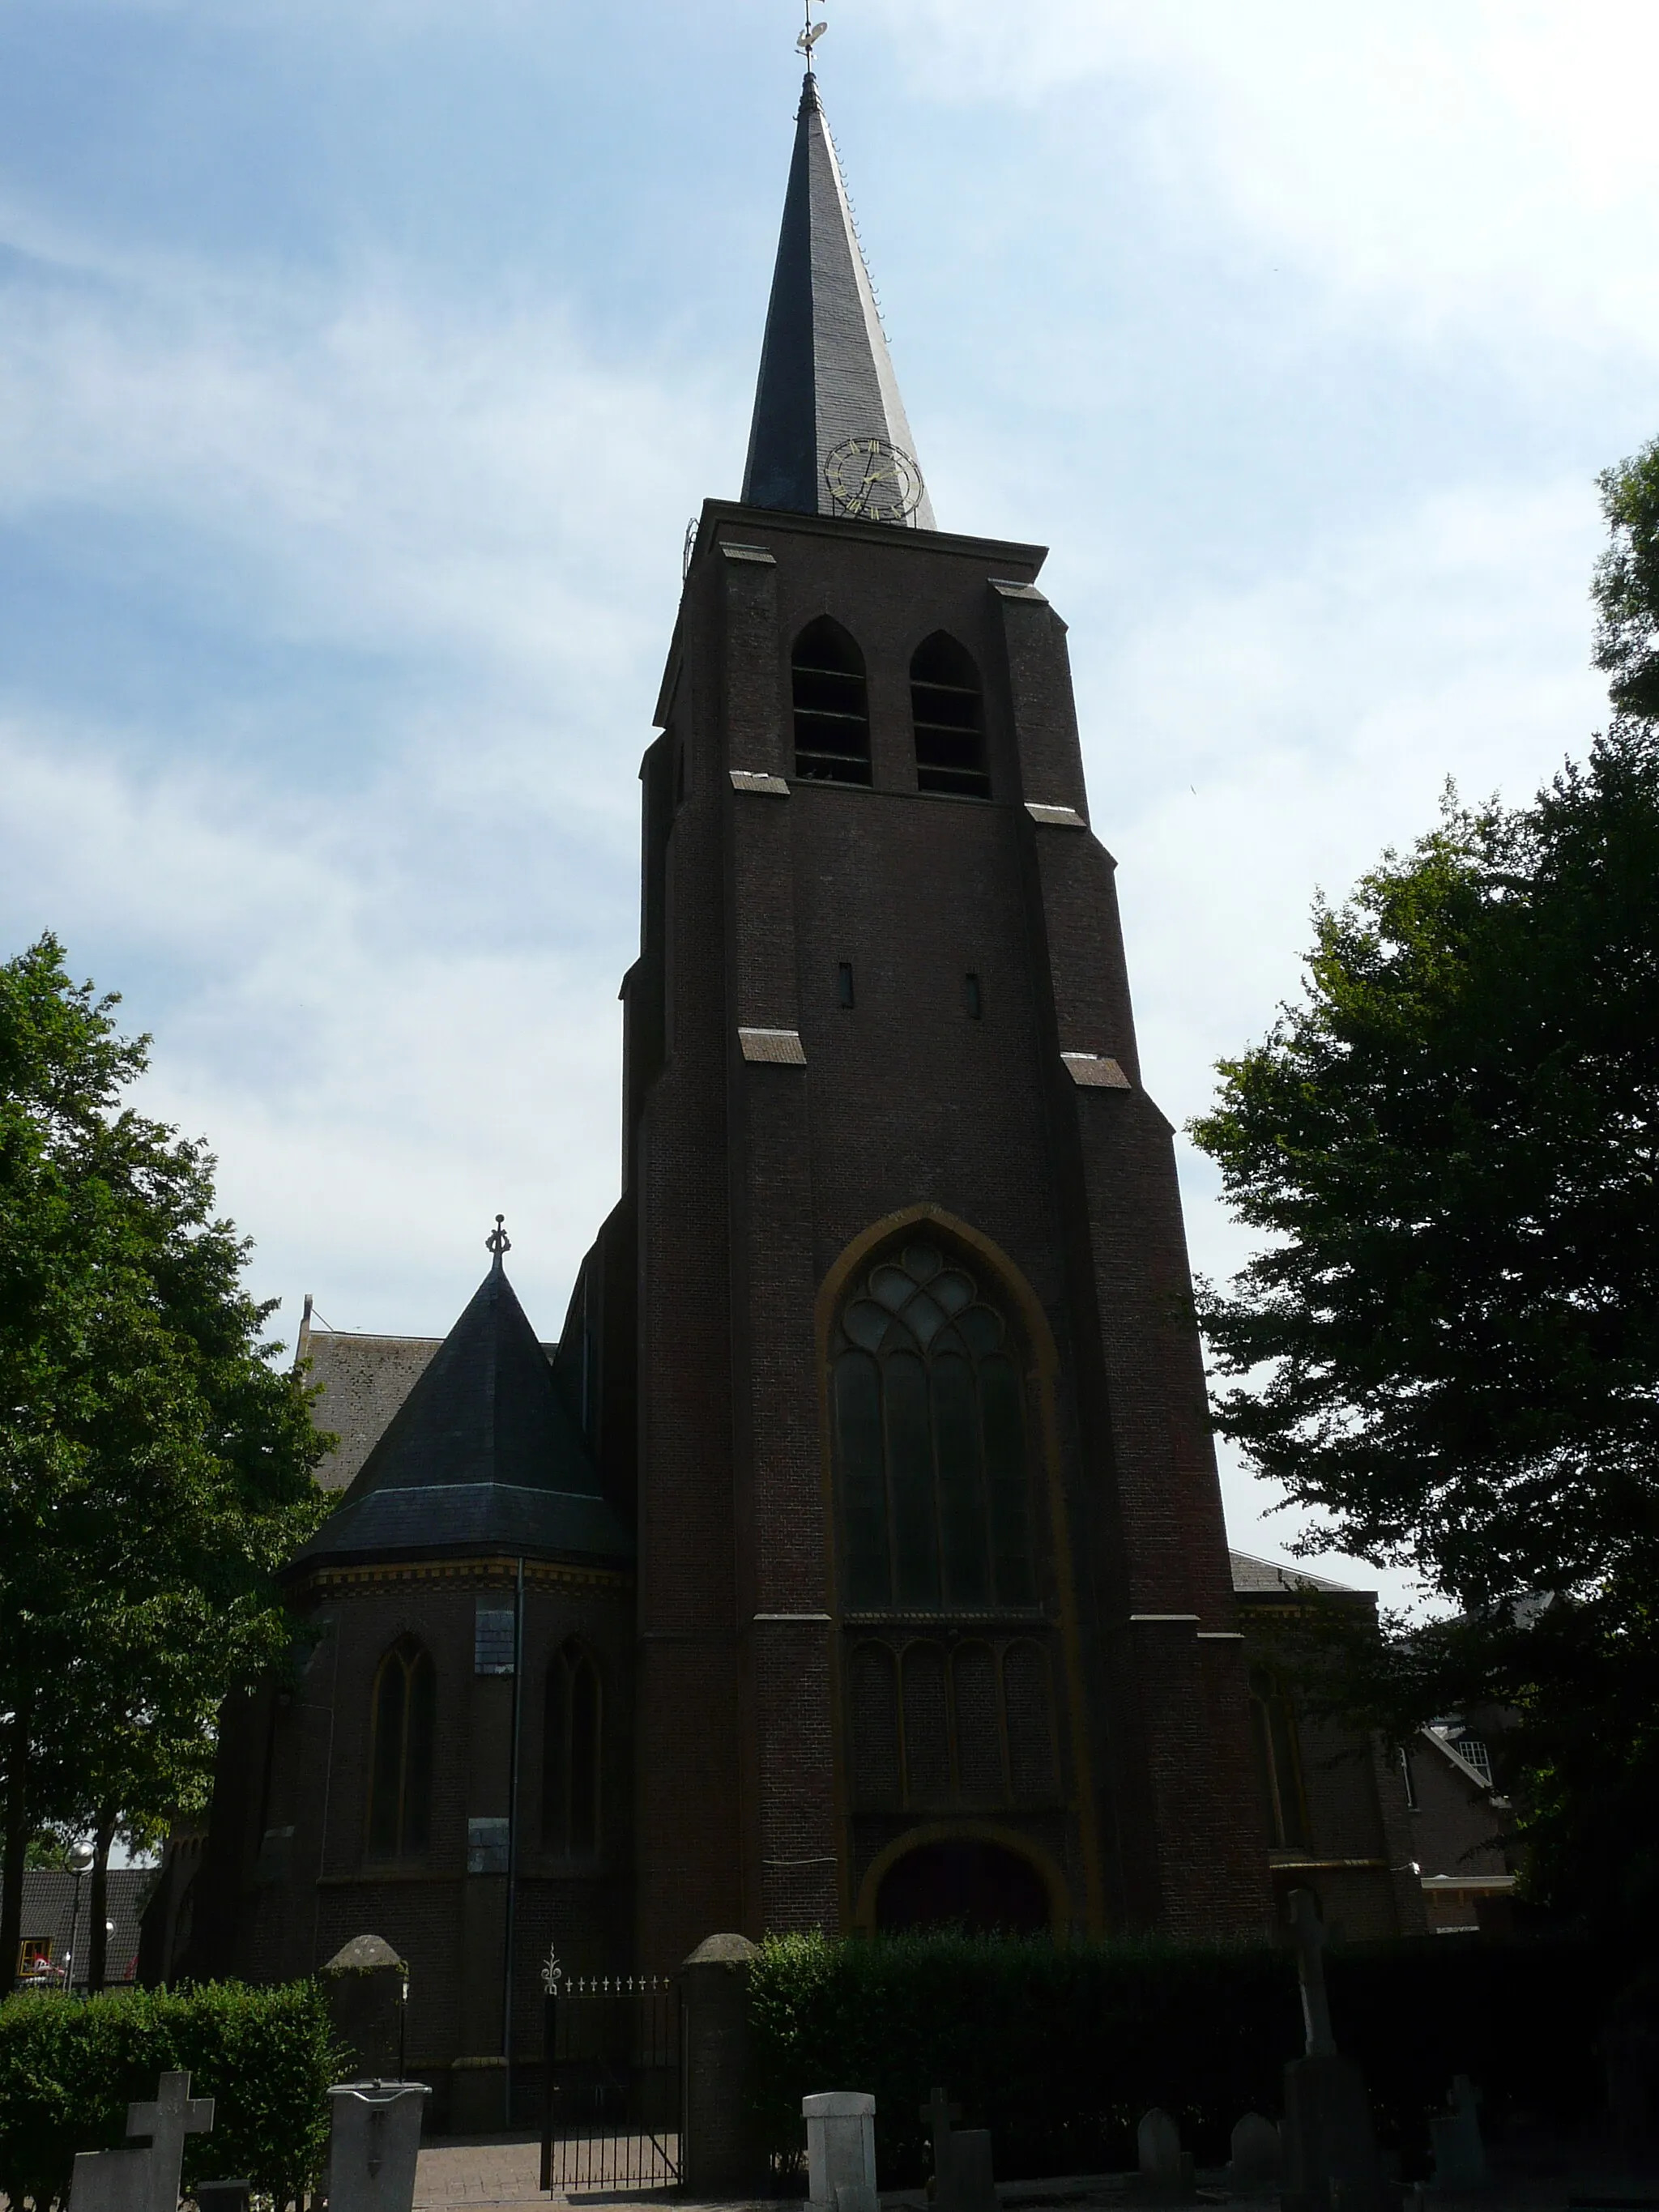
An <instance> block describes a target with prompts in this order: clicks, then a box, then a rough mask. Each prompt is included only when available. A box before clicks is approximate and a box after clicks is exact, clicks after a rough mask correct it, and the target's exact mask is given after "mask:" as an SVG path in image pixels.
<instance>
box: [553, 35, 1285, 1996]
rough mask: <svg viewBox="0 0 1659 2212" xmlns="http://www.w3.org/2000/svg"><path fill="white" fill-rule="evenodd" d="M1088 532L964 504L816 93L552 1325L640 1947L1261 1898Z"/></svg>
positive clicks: (1257, 1915) (690, 651)
mask: <svg viewBox="0 0 1659 2212" xmlns="http://www.w3.org/2000/svg"><path fill="white" fill-rule="evenodd" d="M1043 557H1044V556H1043V551H1042V549H1041V548H1039V547H1036V546H1032V545H1024V544H1006V543H1000V542H996V541H990V540H987V539H983V538H973V537H961V536H955V535H951V534H949V533H946V532H941V531H940V530H939V528H938V527H937V526H936V525H935V521H934V517H933V510H932V507H931V504H930V502H929V500H928V497H927V491H926V489H925V486H924V484H923V482H922V478H921V471H920V469H919V468H918V466H917V465H916V463H915V448H914V444H913V441H912V439H911V436H910V433H909V430H908V425H907V422H906V420H905V416H904V411H903V407H902V402H901V399H900V398H899V393H898V389H897V386H896V381H895V379H894V374H893V369H892V365H891V362H890V359H889V356H888V350H887V346H886V343H885V340H884V336H883V333H882V330H881V325H880V322H879V319H878V314H877V311H876V307H875V303H874V300H873V297H872V290H871V286H870V282H869V277H868V275H867V272H866V268H865V264H864V261H863V258H862V252H861V249H860V245H859V243H858V240H857V238H856V235H855V233H854V228H853V224H852V220H851V216H850V213H849V210H848V203H847V198H846V194H845V191H844V189H843V186H842V179H841V175H840V172H839V167H838V164H837V161H836V152H835V149H834V145H833V143H832V141H831V138H830V136H829V128H828V125H827V124H826V121H825V118H824V115H823V108H822V106H821V105H820V102H819V98H818V94H817V85H816V82H815V80H814V77H813V76H812V75H811V73H810V72H809V74H808V75H807V77H806V79H805V86H804V88H803V93H802V98H801V105H800V109H799V118H798V123H797V131H796V138H795V147H794V155H793V166H792V168H791V172H790V177H789V184H788V191H787V201H786V204H785V210H784V216H783V225H782V234H781V241H780V245H779V249H778V258H777V265H776V270H775V277H774V281H773V288H772V298H771V306H770V310H769V316H768V319H767V325H766V337H765V346H764V351H763V359H762V366H761V372H760V380H759V388H758V392H757V398H756V404H755V412H754V422H753V430H752V434H751V437H750V449H749V457H748V465H747V471H746V475H745V479H744V494H743V498H742V500H741V501H738V502H737V503H735V504H732V503H727V502H722V501H709V502H708V504H707V505H706V506H705V507H704V509H703V511H702V517H701V519H700V520H699V522H698V524H697V526H696V532H695V538H694V539H693V541H692V543H691V544H690V549H689V561H688V568H687V574H686V580H685V586H684V598H683V600H682V605H681V610H680V615H679V619H678V624H677V627H676V630H675V635H674V638H673V642H672V645H671V649H670V653H669V656H668V664H667V669H666V673H665V678H664V681H663V686H662V691H661V696H660V700H659V706H658V709H657V714H656V720H657V723H658V726H659V730H660V732H661V734H660V735H659V737H658V738H657V739H656V741H655V743H654V744H652V745H651V746H650V748H649V749H648V750H647V753H646V756H645V760H644V764H643V767H642V769H641V781H642V785H643V789H644V837H643V848H644V861H643V866H644V889H643V899H642V915H643V924H642V941H641V950H640V957H639V958H638V960H637V961H636V963H635V965H634V966H633V967H632V968H631V969H629V973H628V975H627V977H626V979H625V981H624V986H623V997H624V1000H625V1005H626V1030H625V1036H626V1042H625V1078H624V1115H625V1147H624V1149H625V1161H626V1170H625V1188H624V1192H623V1198H622V1200H621V1202H620V1204H619V1205H618V1206H617V1209H616V1211H615V1212H614V1213H613V1214H612V1216H611V1218H610V1220H609V1221H608V1222H607V1223H606V1225H605V1229H604V1230H603V1231H602V1232H601V1234H600V1237H599V1240H598V1242H597V1243H596V1244H595V1246H594V1248H593V1250H592V1253H590V1255H588V1259H587V1261H586V1263H585V1264H584V1267H583V1270H582V1273H581V1276H580V1280H579V1283H578V1285H577V1288H576V1292H575V1296H574V1301H573V1304H572V1307H571V1314H570V1319H569V1322H568V1324H567V1328H566V1333H565V1338H564V1341H563V1344H562V1348H561V1352H560V1356H559V1368H560V1372H561V1374H562V1376H563V1378H564V1380H565V1383H566V1387H567V1392H568V1395H569V1396H570V1397H571V1399H572V1401H573V1402H579V1403H580V1406H581V1407H582V1408H583V1418H584V1420H585V1423H586V1430H587V1434H588V1437H589V1439H590V1442H591V1444H592V1449H593V1450H594V1452H595V1455H596V1457H597V1459H598V1461H599V1464H600V1466H601V1467H602V1468H603V1470H604V1472H605V1480H606V1483H607V1487H608V1489H609V1492H610V1493H611V1495H612V1496H613V1497H614V1498H616V1499H617V1501H618V1502H619V1503H621V1504H623V1505H624V1507H625V1509H626V1510H627V1511H628V1513H629V1516H630V1517H631V1518H632V1519H633V1520H634V1521H635V1526H636V1529H637V1539H638V1547H639V1548H638V1595H637V1606H638V1620H637V1640H636V1647H635V1651H636V1668H635V1713H636V1721H635V1726H636V1731H637V1734H636V1741H635V1791H634V1802H635V1839H634V1850H635V1893H636V1918H635V1925H636V1951H637V1954H638V1956H639V1957H640V1958H641V1960H644V1961H647V1962H653V1963H654V1962H660V1961H671V1960H677V1959H678V1958H680V1957H682V1956H684V1954H686V1952H688V1951H689V1950H690V1948H691V1947H692V1946H693V1945H694V1944H695V1943H696V1942H697V1941H698V1940H699V1939H700V1938H701V1937H702V1936H706V1935H707V1934H708V1932H709V1931H710V1930H711V1929H726V1928H730V1929H741V1930H744V1931H746V1932H748V1933H749V1934H750V1935H754V1936H757V1935H759V1934H760V1933H761V1931H762V1930H763V1929H787V1928H800V1927H812V1926H821V1927H826V1928H829V1929H837V1928H842V1929H845V1928H849V1927H860V1926H861V1927H871V1926H877V1925H901V1924H907V1923H914V1922H915V1921H916V1920H918V1919H926V1918H930V1917H952V1916H964V1917H969V1918H970V1919H977V1920H981V1921H985V1922H1001V1923H1005V1924H1007V1923H1012V1924H1014V1925H1018V1926H1032V1925H1054V1926H1055V1927H1063V1926H1073V1927H1076V1928H1079V1929H1102V1928H1107V1927H1114V1926H1124V1925H1138V1926H1147V1927H1157V1928H1164V1929H1170V1930H1173V1931H1179V1932H1182V1933H1186V1934H1199V1933H1206V1934H1218V1933H1221V1932H1223V1931H1232V1930H1242V1929H1249V1928H1254V1927H1259V1926H1261V1924H1262V1923H1263V1922H1264V1920H1265V1917H1266V1914H1267V1884H1266V1880H1265V1871H1266V1869H1265V1856H1266V1844H1267V1838H1266V1836H1265V1834H1264V1833H1263V1832H1262V1826H1261V1813H1260V1810H1259V1800H1258V1796H1257V1792H1256V1789H1255V1781H1254V1778H1253V1775H1252V1772H1251V1770H1250V1767H1249V1740H1248V1729H1249V1717H1248V1705H1247V1697H1248V1692H1247V1686H1246V1681H1245V1674H1244V1667H1243V1658H1242V1655H1241V1647H1240V1644H1239V1640H1238V1638H1237V1634H1236V1632H1235V1622H1234V1616H1233V1599H1232V1591H1231V1582H1230V1577H1229V1567H1228V1555H1227V1550H1226V1543H1225V1532H1224V1527H1223V1521H1222V1512H1221V1503H1220V1497H1219V1492H1218V1484H1217V1480H1216V1472H1215V1466H1214V1460H1213V1454H1212V1444H1211V1440H1210V1435H1209V1431H1208V1427H1207V1425H1206V1401H1205V1385H1204V1376H1203V1371H1202V1366H1201V1363H1200V1350H1199V1344H1198V1339H1197V1336H1196V1334H1195V1332H1194V1327H1193V1325H1192V1322H1191V1321H1190V1319H1189V1318H1188V1316H1187V1312H1186V1305H1185V1302H1186V1300H1187V1297H1188V1265H1187V1258H1186V1251H1185V1244H1184V1238H1183V1233H1182V1218H1181V1209H1180V1202H1179V1198H1178V1194H1177V1188H1176V1167H1175V1159H1174V1154H1173V1149H1172V1145H1171V1133H1170V1126H1169V1124H1168V1122H1167V1121H1165V1120H1164V1116H1163V1115H1161V1114H1160V1113H1159V1111H1158V1108H1157V1107H1156V1105H1155V1104H1154V1103H1153V1102H1152V1099H1151V1098H1150V1097H1148V1096H1147V1095H1146V1091H1144V1090H1143V1089H1142V1088H1141V1084H1140V1074H1139V1061H1138V1059H1137V1055H1136V1050H1135V1040H1134V1030H1133V1017H1132V1014H1131V1010H1130V1002H1129V989H1128V981H1127V973H1126V969H1125V964H1124V957H1123V951H1122V945H1121V938H1120V933H1119V927H1118V917H1117V908H1116V902H1115V895H1114V890H1113V867H1114V863H1113V860H1112V859H1111V856H1110V854H1108V853H1107V852H1106V851H1105V849H1104V848H1103V846H1102V845H1101V844H1100V843H1099V842H1097V839H1096V837H1095V836H1094V834H1093V831H1092V829H1091V827H1090V820H1089V806H1088V799H1087V794H1086V793H1085V788H1084V779H1083V769H1082V761H1081V757H1080V753H1079V742H1078V733H1077V727H1076V721H1075V714H1074V709H1073V696H1072V686H1071V679H1070V676H1069V672H1068V667H1067V660H1066V629H1065V624H1064V623H1063V622H1062V621H1061V620H1060V617H1059V616H1058V615H1057V614H1056V613H1055V612H1054V610H1053V608H1052V607H1051V606H1050V605H1049V604H1048V600H1047V599H1045V598H1044V596H1043V594H1042V592H1041V590H1040V589H1039V588H1038V586H1037V581H1036V579H1037V576H1038V574H1039V571H1040V569H1041V568H1042V561H1043Z"/></svg>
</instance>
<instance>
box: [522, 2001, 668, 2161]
mask: <svg viewBox="0 0 1659 2212" xmlns="http://www.w3.org/2000/svg"><path fill="white" fill-rule="evenodd" d="M543 1983H544V1987H545V1988H546V1989H547V1992H548V1994H547V2021H546V2041H545V2043H544V2050H545V2051H546V2054H547V2090H546V2098H545V2101H544V2105H543V2107H542V2112H543V2118H542V2182H541V2185H542V2187H543V2188H544V2189H545V2190H557V2191H573V2190H580V2189H614V2188H617V2187H618V2186H623V2187H629V2188H652V2187H656V2188H669V2187H671V2186H672V2185H674V2184H675V2183H677V2182H678V2179H679V2178H680V1996H679V1989H678V1984H677V1983H676V1982H675V1981H674V1979H673V1978H672V1977H671V1976H669V1975H656V1974H599V1975H592V1976H586V1977H582V1976H578V1977H575V1978H565V1977H563V1976H562V1975H560V1974H558V1973H557V1972H556V1971H555V1972H553V1973H551V1974H550V1975H544V1977H543Z"/></svg>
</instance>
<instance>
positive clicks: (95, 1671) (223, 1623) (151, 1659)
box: [0, 936, 321, 1986]
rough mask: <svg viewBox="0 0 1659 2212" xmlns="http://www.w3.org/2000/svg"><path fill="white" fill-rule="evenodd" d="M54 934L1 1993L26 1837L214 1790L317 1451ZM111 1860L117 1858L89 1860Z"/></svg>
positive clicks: (190, 1146) (21, 1070) (18, 1389)
mask: <svg viewBox="0 0 1659 2212" xmlns="http://www.w3.org/2000/svg"><path fill="white" fill-rule="evenodd" d="M116 1004H117V1001H116V1000H113V999H112V998H105V999H99V998H97V997H95V996H94V992H93V988H92V987H91V986H90V985H89V984H76V983H74V982H73V981H71V980H70V976H69V975H68V973H67V971H66V969H65V967H64V957H63V953H62V950H61V948H60V947H59V945H58V943H57V942H56V940H55V939H52V938H51V937H50V936H48V937H44V938H42V939H40V942H39V943H38V944H36V945H33V946H32V947H31V948H30V949H29V950H28V951H27V952H25V953H22V954H21V955H20V956H19V957H17V958H15V960H12V961H10V962H9V963H6V964H5V965H3V966H0V1738H3V1745H0V1747H3V1759H0V1811H3V1843H4V1866H3V1884H0V1975H3V1977H4V1978H5V1979H4V1982H3V1984H0V1986H9V1983H10V1979H11V1978H12V1977H13V1975H14V1974H15V1966H16V1958H17V1944H18V1935H19V1913H20V1909H21V1891H22V1875H23V1868H24V1864H25V1861H26V1857H27V1851H28V1847H29V1842H30V1838H32V1837H33V1835H35V1834H36V1833H37V1832H39V1831H40V1829H41V1828H42V1827H44V1826H77V1827H81V1828H83V1829H84V1828H88V1827H89V1828H92V1829H94V1831H101V1832H106V1835H112V1833H113V1832H115V1829H116V1827H117V1826H119V1825H121V1824H122V1823H123V1822H125V1823H127V1824H129V1825H134V1824H136V1825H137V1826H140V1827H142V1826H148V1825H153V1824H154V1823H155V1821H156V1820H158V1819H159V1818H161V1817H163V1816H164V1813H165V1810H166V1805H165V1800H166V1799H167V1797H168V1796H173V1798H174V1799H175V1800H182V1801H185V1802H187V1801H188V1799H189V1797H190V1796H191V1793H192V1791H194V1792H197V1793H198V1794H199V1792H200V1790H202V1788H203V1787H204V1779H205V1775H206V1771H207V1762H208V1760H209V1759H210V1746H211V1734H212V1726H213V1720H214V1716H215V1713H216V1710H217V1707H218V1705H219V1704H220V1702H221V1700H222V1699H223V1698H224V1696H225V1695H226V1694H228V1692H229V1691H230V1690H231V1689H232V1688H234V1687H235V1686H238V1685H239V1684H241V1683H245V1682H247V1681H250V1680H252V1679H254V1678H255V1677H256V1676H257V1675H258V1674H259V1673H260V1672H261V1671H262V1669H263V1668H265V1667H266V1666H268V1665H270V1664H272V1663H275V1662H278V1661H279V1660H280V1659H281V1657H282V1656H283V1652H284V1651H285V1650H286V1649H287V1647H288V1645H289V1640H290V1638H291V1636H292V1632H293V1624H292V1621H291V1620H290V1618H289V1615H288V1614H287V1613H285V1612H284V1610H283V1606H282V1603H281V1601H280V1597H279V1595H278V1593H277V1591H276V1586H275V1582H274V1576H275V1571H276V1569H277V1568H278V1567H279V1566H280V1565H281V1564H282V1562H283V1559H285V1558H286V1557H288V1556H289V1553H291V1552H292V1550H293V1549H294V1547H295V1546H296V1545H297V1544H298V1543H299V1542H300V1541H301V1540H302V1539H303V1537H304V1536H305V1535H306V1534H307V1533H308V1532H309V1530H310V1529H311V1528H313V1527H314V1526H315V1524H316V1522H317V1519H318V1517H319V1510H320V1501H319V1497H318V1494H317V1492H316V1491H315V1487H314V1485H313V1482H312V1480H311V1473H310V1471H311V1468H313V1466H314V1464H315V1462H316V1460H317V1458H318V1456H319V1443H320V1441H321V1440H320V1439H319V1437H317V1435H316V1434H315V1432H314V1431H313V1428H312V1425H311V1421H310V1416H309V1412H308V1408H307V1400H306V1395H305V1391H304V1389H303V1388H302V1386H301V1383H299V1382H298V1381H297V1380H296V1379H295V1377H294V1376H292V1375H290V1374H288V1373H286V1372H283V1371H282V1370H280V1369H279V1368H278V1367H277V1366H276V1357H277V1354H278V1352H279V1351H280V1346H275V1345H272V1344H268V1343H265V1342H263V1341H262V1336H263V1331H264V1324H265V1322H267V1320H268V1319H269V1316H270V1313H271V1311H272V1310H273V1308H272V1307H271V1306H270V1305H260V1304H256V1303H255V1302H254V1301H253V1300H252V1298H251V1297H249V1296H248V1294H247V1292H246V1290H245V1289H244V1287H243V1285H242V1274H243V1272H244V1269H245V1267H246V1261H247V1254H248V1250H249V1246H248V1243H247V1242H246V1240H245V1239H243V1238H240V1237H238V1236H237V1235H236V1232H235V1231H234V1227H233V1225H231V1224H230V1223H229V1222H228V1221H225V1220H222V1219H221V1218H218V1217H217V1216H216V1213H215V1211H214V1195H213V1170H214V1161H213V1159H212V1157H211V1155H210V1153H209V1152H207V1150H206V1148H205V1146H203V1145H201V1144H199V1143H191V1142H188V1141H185V1140H184V1139H180V1138H179V1135H178V1133H177V1132H176V1131H174V1130H173V1129H170V1128H167V1127H163V1126H162V1125H161V1124H159V1123H157V1122H155V1121H149V1120H147V1119H145V1118H144V1117H143V1116H142V1115H139V1114H137V1113H136V1112H135V1111H134V1110H133V1109H131V1107H130V1106H128V1105H127V1104H125V1103H124V1094H125V1091H126V1090H127V1089H128V1088H129V1086H130V1085H131V1084H132V1083H133V1082H134V1081H136V1079H137V1078H138V1077H139V1076H140V1075H141V1074H142V1073H143V1071H144V1068H145V1066H146V1064H147V1055H148V1042H149V1041H148V1039H146V1038H143V1037H139V1038H122V1037H120V1036H118V1035H117V1033H116V1030H115V1025H114V1022H113V1019H112V1010H113V1008H114V1006H115V1005H116ZM104 1848H105V1850H107V1841H106V1842H105V1846H104Z"/></svg>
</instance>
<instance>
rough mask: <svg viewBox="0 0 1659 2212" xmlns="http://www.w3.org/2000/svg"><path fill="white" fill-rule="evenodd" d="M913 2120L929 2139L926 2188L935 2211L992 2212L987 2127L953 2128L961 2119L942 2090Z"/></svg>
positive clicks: (992, 2183) (957, 2108) (994, 2203)
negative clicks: (924, 2128)
mask: <svg viewBox="0 0 1659 2212" xmlns="http://www.w3.org/2000/svg"><path fill="white" fill-rule="evenodd" d="M916 2117H917V2118H918V2119H921V2120H924V2121H926V2122H927V2128H928V2131H929V2133H930V2134H931V2135H932V2136H933V2178H932V2179H931V2180H930V2181H929V2182H928V2185H927V2193H928V2195H929V2196H930V2197H932V2198H933V2203H934V2206H935V2208H936V2212H996V2208H997V2191H996V2181H995V2179H994V2172H993V2169H992V2164H991V2133H990V2130H989V2129H988V2128H961V2129H958V2128H956V2127H954V2126H953V2123H954V2122H955V2121H957V2120H959V2119H960V2118H962V2107H961V2106H960V2105H953V2104H952V2103H951V2100H950V2099H949V2098H948V2097H947V2096H946V2095H945V2092H944V2090H943V2089H935V2090H934V2092H933V2095H932V2096H931V2097H930V2098H929V2099H928V2100H927V2103H926V2104H925V2105H922V2106H918V2108H917V2112H916Z"/></svg>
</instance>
